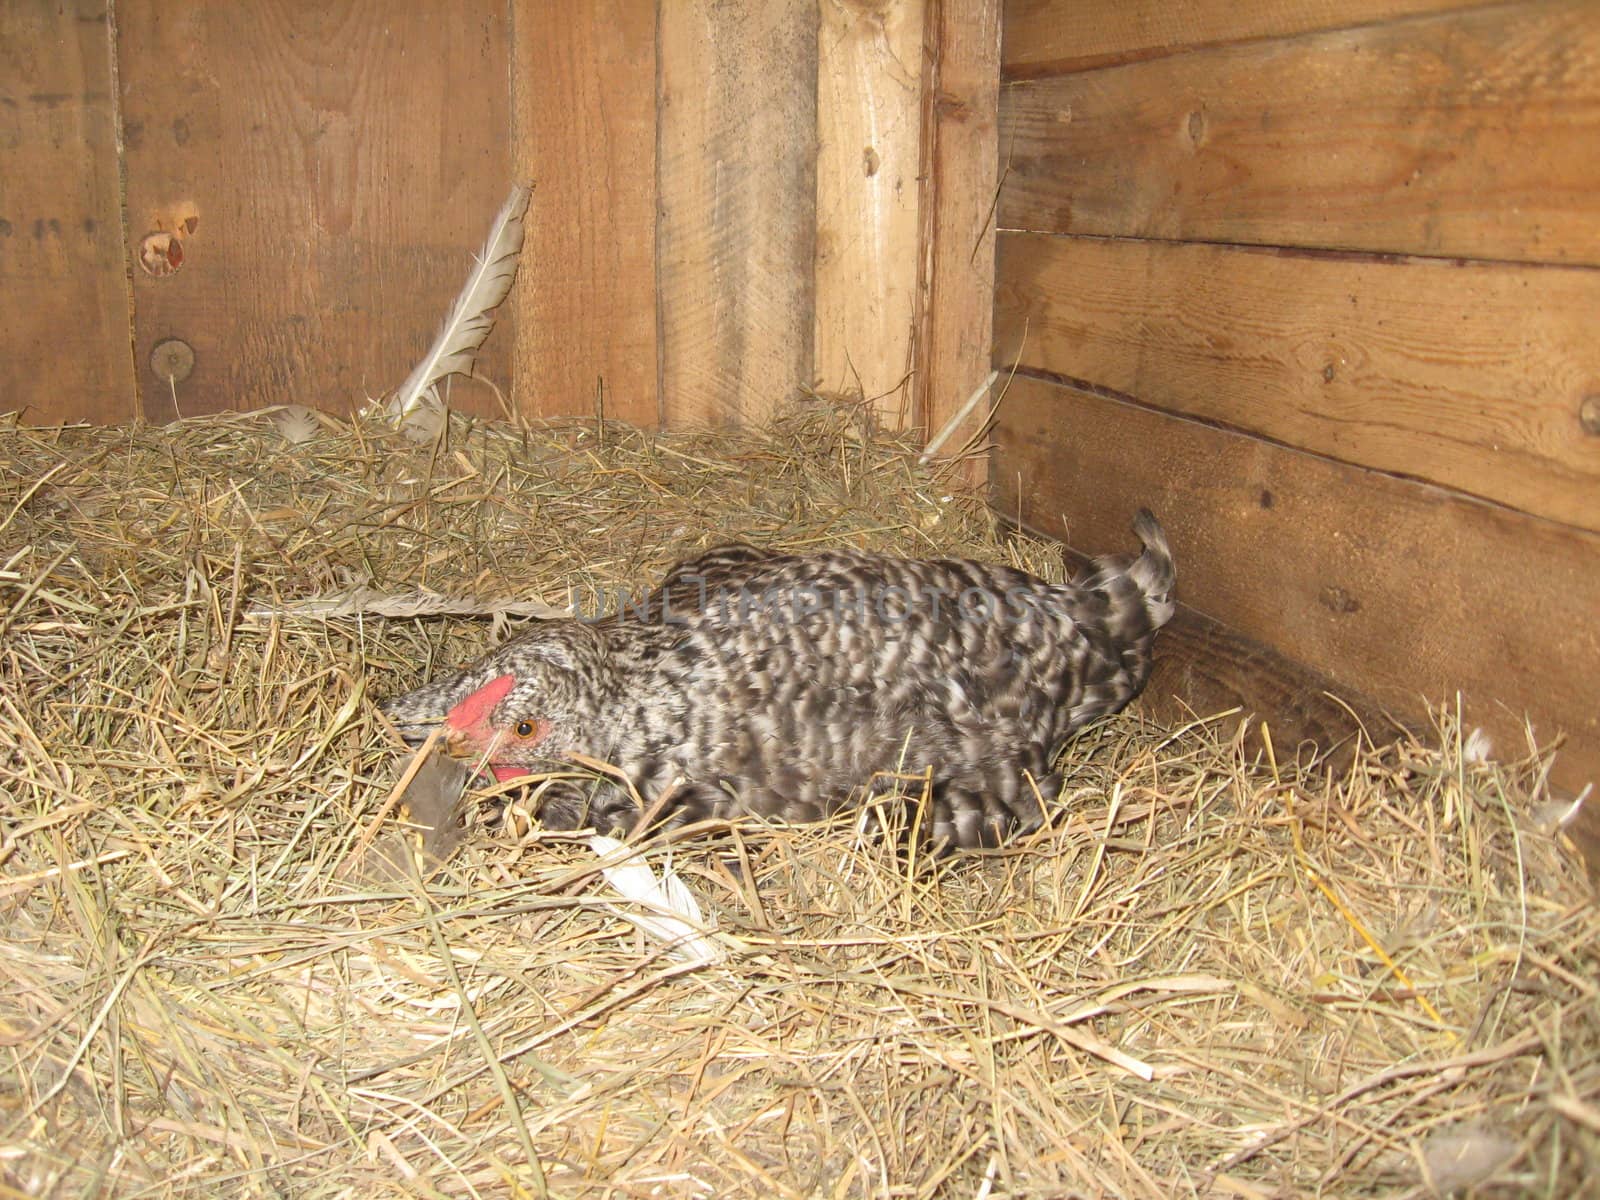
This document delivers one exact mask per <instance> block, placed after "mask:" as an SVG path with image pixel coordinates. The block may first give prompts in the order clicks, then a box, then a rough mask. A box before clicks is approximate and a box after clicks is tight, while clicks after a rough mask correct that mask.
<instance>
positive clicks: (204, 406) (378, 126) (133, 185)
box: [118, 0, 511, 420]
mask: <svg viewBox="0 0 1600 1200" xmlns="http://www.w3.org/2000/svg"><path fill="white" fill-rule="evenodd" d="M506 17H507V14H506V6H505V5H504V3H502V2H501V0H463V2H462V3H458V4H456V5H455V6H453V7H452V9H451V11H450V14H449V17H448V19H445V18H444V17H443V16H442V15H441V14H440V13H439V12H438V11H436V10H435V9H433V8H432V7H431V6H427V5H392V4H387V3H383V2H382V0H337V2H334V3H311V2H310V0H255V2H252V3H250V4H233V3H224V2H223V0H199V2H197V3H193V4H188V5H156V4H137V5H128V6H127V8H126V10H125V11H124V12H123V13H122V14H121V17H120V23H119V38H118V42H119V63H120V82H121V88H122V104H123V115H124V128H125V136H126V143H127V180H128V184H127V186H128V220H129V223H130V226H131V231H130V235H129V236H130V237H131V238H132V240H133V241H134V243H135V245H137V244H138V242H139V241H140V239H141V238H142V236H143V235H144V234H145V233H147V232H151V231H156V230H160V229H163V228H165V229H167V230H169V231H170V230H171V228H172V225H173V223H174V222H175V221H179V220H181V219H182V218H183V217H184V215H185V214H187V215H192V216H194V217H195V218H196V221H197V224H196V226H195V229H194V233H193V235H192V236H190V237H188V238H187V239H186V240H185V243H184V251H185V258H184V263H183V266H182V267H181V268H180V269H179V270H178V271H177V272H176V273H173V274H170V275H168V276H166V277H165V278H154V277H152V276H150V275H148V274H146V273H144V272H143V271H141V270H140V269H139V268H138V267H135V269H134V301H135V329H136V347H135V350H136V365H137V368H138V371H139V380H140V384H141V390H142V393H143V405H144V411H145V413H146V415H147V416H149V417H151V418H152V419H155V420H165V419H168V418H170V417H172V416H173V415H174V404H173V400H172V398H171V395H170V394H169V392H168V389H167V388H166V386H165V385H164V384H162V383H160V382H159V381H158V380H157V379H156V378H154V377H153V375H152V373H151V371H150V369H149V367H148V365H147V363H148V358H149V354H150V350H151V347H152V344H153V343H155V342H158V341H160V340H162V339H165V338H180V339H182V340H183V341H184V342H186V343H188V344H189V345H190V346H191V347H192V348H193V350H194V355H195V367H194V372H193V374H192V375H191V376H190V377H189V378H188V379H187V380H186V381H184V382H183V383H181V384H179V385H178V389H177V410H178V411H181V412H182V413H183V414H184V415H192V414H194V413H200V412H214V411H219V410H224V409H249V408H254V407H258V406H260V405H265V404H278V403H285V402H296V403H301V404H309V405H313V406H317V407H322V408H327V409H330V410H342V409H348V408H351V407H353V406H355V405H357V404H359V403H360V402H361V401H362V400H363V398H364V397H365V396H367V395H372V396H377V395H379V394H380V393H382V392H384V391H387V390H388V389H391V388H393V387H396V386H398V385H399V383H400V382H401V381H402V380H403V379H404V378H405V376H406V374H407V373H408V372H409V371H410V370H411V368H412V366H413V365H414V364H415V363H416V361H417V359H418V358H420V357H421V355H422V353H423V352H424V350H425V349H426V348H427V346H428V344H429V343H430V342H431V341H432V339H433V336H434V334H435V333H436V332H437V331H438V328H439V326H440V324H441V323H442V322H443V320H444V318H445V315H446V313H447V312H448V310H449V306H450V304H451V302H452V301H453V300H454V299H455V296H456V293H457V292H458V290H459V289H460V287H461V285H462V283H463V282H464V281H465V279H466V277H467V274H468V272H469V271H470V269H471V266H472V256H473V254H475V253H476V252H477V251H478V250H479V249H480V248H481V247H482V244H483V240H484V238H485V236H486V234H487V232H488V229H489V224H490V222H491V220H492V219H493V217H494V214H495V212H496V211H497V210H498V208H499V206H500V204H501V203H502V202H503V201H504V199H505V196H506V193H507V191H508V190H509V187H510V183H511V169H510V133H509V120H508V118H509V94H508V88H507V79H508V78H509V53H510V39H509V37H508V28H507V19H506ZM503 316H504V314H502V318H503ZM508 343H509V338H508V337H506V336H505V334H504V331H500V332H498V333H495V334H491V335H490V339H489V344H488V345H487V346H486V347H485V350H484V352H483V354H482V355H481V356H480V358H479V363H478V373H479V374H480V375H484V376H487V377H488V378H490V379H493V380H496V381H498V382H499V383H500V385H501V386H502V389H503V388H504V386H505V384H506V382H507V381H508V379H509V370H508V368H509V364H510V355H509V353H508V348H509V347H508ZM450 399H451V403H452V405H454V406H456V407H460V408H469V409H474V410H476V411H480V412H487V413H494V412H497V411H499V404H498V402H497V401H496V400H495V398H494V396H493V394H492V392H490V391H489V389H487V388H486V387H484V386H483V385H481V384H476V383H473V382H471V381H466V380H459V379H458V380H454V381H453V382H452V387H451V394H450Z"/></svg>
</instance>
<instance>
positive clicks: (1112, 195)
mask: <svg viewBox="0 0 1600 1200" xmlns="http://www.w3.org/2000/svg"><path fill="white" fill-rule="evenodd" d="M1001 127H1002V133H1001V142H1002V145H1003V146H1004V147H1005V154H1006V164H1007V171H1006V188H1005V193H1004V195H1003V196H1002V197H1001V204H1000V226H1001V228H1002V229H1029V230H1037V231H1040V232H1048V233H1082V234H1093V235H1097V236H1107V237H1160V238H1172V239H1182V240H1187V241H1205V242H1233V243H1245V244H1255V245H1271V246H1314V247H1323V248H1332V249H1340V250H1371V251H1377V252H1382V253H1403V254H1426V255H1431V256H1435V257H1464V258H1480V259H1498V260H1503V261H1516V262H1550V263H1562V264H1586V265H1596V264H1600V202H1597V200H1596V196H1597V194H1600V155H1597V154H1596V153H1595V147H1596V146H1600V5H1597V4H1595V3H1594V2H1593V0H1545V2H1542V3H1530V4H1520V5H1516V6H1502V7H1498V8H1490V9H1483V10H1481V11H1477V12H1470V13H1453V14H1450V15H1448V16H1439V17H1433V18H1428V19H1424V20H1415V21H1404V22H1398V23H1394V24H1389V25H1376V26H1368V27H1365V28H1361V29H1350V30H1342V31H1337V32H1331V33H1323V34H1316V35H1313V36H1307V37H1301V38H1294V39H1289V40H1284V41H1277V42H1269V43H1255V44H1251V45H1244V46H1231V47H1223V48H1218V49H1212V50H1204V51H1197V52H1194V53H1189V54H1183V55H1177V56H1174V57H1171V58H1163V59H1160V60H1157V61H1153V62H1142V63H1131V64H1128V65H1126V66H1120V67H1117V68H1115V69H1109V70H1101V71H1086V72H1081V73H1078V74H1074V75H1065V76H1060V77H1056V78H1051V79H1041V80H1036V81H1031V82H1025V83H1016V84H1013V85H1011V86H1009V87H1007V88H1006V90H1005V94H1004V97H1003V100H1002V104H1001Z"/></svg>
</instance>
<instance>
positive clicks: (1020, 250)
mask: <svg viewBox="0 0 1600 1200" xmlns="http://www.w3.org/2000/svg"><path fill="white" fill-rule="evenodd" d="M995 295H996V299H995V305H996V309H995V342H996V354H997V356H998V359H999V361H1002V362H1006V361H1010V360H1012V359H1013V358H1014V357H1016V355H1017V354H1018V351H1019V348H1020V353H1021V362H1022V363H1023V365H1024V366H1026V367H1029V368H1032V369H1035V370H1040V371H1047V372H1050V373H1052V374H1055V375H1058V376H1062V377H1064V378H1066V379H1069V380H1073V381H1082V382H1085V383H1088V384H1090V385H1093V386H1095V387H1100V388H1106V389H1110V390H1112V391H1114V392H1118V393H1121V394H1124V395H1128V396H1132V397H1134V398H1135V399H1137V400H1139V401H1140V402H1142V403H1147V404H1150V405H1152V406H1155V407H1159V408H1164V409H1169V410H1171V411H1174V412H1181V413H1186V414H1189V415H1192V416H1197V417H1202V418H1205V419H1207V420H1212V421H1216V422H1219V423H1223V424H1226V425H1229V426H1232V427H1235V428H1238V429H1243V430H1247V431H1250V432H1253V433H1258V434H1261V435H1264V436H1266V437H1268V438H1272V439H1275V440H1278V441H1281V442H1285V443H1287V444H1289V445H1292V446H1297V447H1301V448H1303V449H1307V450H1312V451H1315V452H1317V453H1320V454H1326V455H1328V456H1330V457H1333V458H1338V459H1341V460H1343V461H1346V462H1350V463H1354V464H1357V465H1359V466H1365V467H1374V468H1378V469H1380V470H1384V471H1390V472H1394V473H1399V474H1408V475H1415V476H1417V477H1419V478H1422V479H1426V480H1429V481H1432V482H1435V483H1440V484H1444V485H1447V486H1449V487H1453V488H1457V489H1459V490H1461V491H1464V492H1469V493H1471V494H1473V495H1477V496H1482V497H1485V498H1487V499H1490V500H1495V501H1498V502H1500V503H1503V504H1507V505H1510V506H1512V507H1515V508H1518V509H1521V510H1523V511H1525V512H1529V513H1533V514H1535V515H1539V516H1544V517H1548V518H1551V519H1553V520H1559V521H1564V522H1568V523H1571V524H1573V525H1577V526H1581V527H1583V528H1587V529H1592V530H1600V436H1597V434H1595V433H1587V432H1585V426H1584V421H1583V416H1582V413H1583V411H1584V405H1585V402H1586V400H1588V399H1589V398H1590V397H1595V398H1596V399H1595V401H1594V403H1595V404H1600V337H1597V336H1596V335H1595V314H1596V313H1600V271H1595V270H1590V269H1578V268H1541V267H1518V266H1509V265H1504V264H1483V263H1463V264H1452V263H1447V262H1441V261H1438V260H1434V259H1409V260H1400V261H1374V260H1372V259H1370V258H1366V257H1361V256H1356V257H1350V256H1332V257H1330V256H1318V255H1313V256H1305V255H1288V254H1280V253H1274V252H1271V251H1249V250H1241V249H1238V248H1234V247H1225V246H1207V245H1187V244H1182V243H1171V242H1142V241H1124V240H1107V239H1100V238H1072V237H1069V238H1062V237H1049V236H1045V235H1041V234H1016V233H1009V234H1007V233H1003V234H1001V235H1000V248H999V260H998V266H997V274H996V293H995Z"/></svg>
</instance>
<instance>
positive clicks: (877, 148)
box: [815, 0, 924, 427]
mask: <svg viewBox="0 0 1600 1200" xmlns="http://www.w3.org/2000/svg"><path fill="white" fill-rule="evenodd" d="M923 9H924V5H923V3H922V0H888V2H887V3H885V2H882V0H822V4H821V28H820V30H819V35H818V51H817V245H816V314H817V316H816V351H815V352H816V378H817V383H818V386H819V388H820V389H821V390H822V391H825V392H837V393H842V394H860V395H862V396H864V397H866V398H867V399H870V400H872V401H874V402H875V404H876V407H877V409H878V411H879V413H880V414H882V415H883V417H885V418H886V419H887V421H888V423H889V424H890V425H892V426H897V427H898V426H904V425H906V424H908V423H909V422H910V420H911V418H912V413H911V411H910V401H911V388H910V386H909V376H910V372H911V365H912V361H911V354H912V324H913V318H914V315H915V309H916V300H917V280H918V275H919V267H920V261H919V256H918V242H919V236H920V232H921V230H920V223H919V214H918V201H919V198H920V196H921V192H922V188H921V187H920V186H919V182H918V180H919V176H920V174H921V169H922V162H921V158H922V111H923V110H922V83H923V71H922V49H923Z"/></svg>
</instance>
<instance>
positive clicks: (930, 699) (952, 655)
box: [383, 512, 1173, 847]
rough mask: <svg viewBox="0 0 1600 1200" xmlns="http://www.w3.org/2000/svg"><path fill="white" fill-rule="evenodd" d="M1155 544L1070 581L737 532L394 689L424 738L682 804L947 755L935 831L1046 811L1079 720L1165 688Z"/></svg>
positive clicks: (610, 791)
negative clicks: (622, 600)
mask: <svg viewBox="0 0 1600 1200" xmlns="http://www.w3.org/2000/svg"><path fill="white" fill-rule="evenodd" d="M1134 528H1135V531H1136V532H1137V533H1138V535H1139V537H1140V539H1141V540H1142V541H1143V543H1144V550H1143V552H1142V553H1141V554H1140V555H1138V557H1136V558H1130V557H1126V556H1124V557H1118V558H1107V559H1100V560H1097V561H1096V562H1095V564H1094V565H1093V566H1092V567H1091V568H1090V569H1089V570H1088V571H1087V572H1086V573H1085V574H1084V575H1083V576H1081V577H1080V578H1079V579H1078V580H1076V581H1074V582H1073V583H1069V584H1062V585H1051V584H1047V583H1045V582H1043V581H1042V580H1039V579H1037V578H1034V577H1033V576H1030V575H1027V574H1025V573H1023V572H1021V571H1016V570H1012V569H1010V568H1007V567H1000V566H990V565H985V564H980V563H974V562H967V561H958V560H950V559H940V560H911V559H902V558H893V557H888V556H884V555H876V554H866V553H862V552H858V551H851V550H834V551H828V552H824V553H818V554H807V555H786V554H770V553H766V552H763V551H760V550H757V549H754V548H753V547H749V546H725V547H722V548H719V549H716V550H712V551H710V552H708V553H706V554H703V555H701V556H699V557H698V558H694V559H691V560H689V561H686V562H683V563H680V564H679V565H677V566H676V567H674V568H673V569H672V570H671V571H670V572H669V573H668V575H667V576H666V578H665V579H663V580H662V582H661V584H659V585H658V586H657V587H656V589H655V590H654V591H653V592H651V593H650V594H649V595H648V596H647V597H645V598H644V599H643V600H642V601H640V602H639V603H638V604H634V605H629V606H626V607H625V608H622V609H620V610H619V611H615V612H612V613H610V614H608V615H606V616H605V617H603V618H602V619H598V620H584V619H567V620H556V621H540V622H538V623H536V624H535V625H534V626H533V627H532V628H531V629H530V630H528V631H527V632H525V633H523V634H521V635H520V636H518V637H516V638H514V639H512V640H510V641H507V642H506V643H504V644H503V645H501V646H500V647H498V648H497V649H495V650H494V651H493V652H492V653H490V654H488V655H486V656H485V657H483V658H482V659H480V660H478V661H477V662H475V663H473V664H472V665H470V666H468V667H465V668H464V669H462V670H460V671H457V672H453V673H451V674H450V675H448V676H446V677H444V678H442V679H439V680H436V681H434V682H432V683H429V684H428V685H426V686H424V687H421V688H419V689H417V690H416V691H414V692H410V693H408V694H406V695H403V696H399V697H396V698H395V699H392V700H390V701H388V702H387V703H386V704H384V706H383V707H384V709H385V711H386V712H387V713H388V714H389V715H390V716H391V717H392V718H393V719H394V720H395V722H396V723H397V725H399V726H400V727H401V730H402V732H403V733H404V734H405V735H406V736H407V737H408V738H409V739H413V740H420V739H421V738H422V737H424V736H426V735H427V733H428V732H429V731H430V730H431V728H432V727H434V726H436V725H438V724H440V723H441V722H442V723H443V724H444V725H445V727H446V744H447V746H448V747H449V749H450V750H451V751H452V753H455V754H457V755H460V756H462V757H470V758H473V759H477V760H481V761H487V762H489V763H490V764H491V765H492V766H493V768H494V770H495V772H496V774H497V775H499V776H500V777H502V778H506V777H510V776H513V775H517V774H526V773H529V772H531V771H536V770H540V769H548V768H549V767H550V766H551V765H552V764H557V763H559V762H560V761H561V759H562V757H563V756H564V755H565V754H567V753H568V752H571V751H578V752H581V753H584V754H587V755H589V756H591V757H594V758H598V759H602V760H604V761H606V762H608V763H611V764H613V765H615V766H616V767H618V768H620V769H621V770H622V771H624V772H625V773H626V774H627V775H628V777H629V778H630V779H631V780H633V781H634V783H635V785H636V787H637V789H638V791H639V793H640V794H641V796H643V797H644V798H645V799H646V801H649V800H650V799H651V798H652V797H654V796H655V795H657V794H659V792H660V791H661V790H662V789H664V788H666V787H667V786H668V785H669V784H670V783H671V782H672V781H673V780H674V779H675V778H679V777H681V778H682V780H683V781H684V783H683V784H682V786H680V787H679V788H678V789H676V790H675V791H674V792H673V794H672V798H671V803H670V808H671V812H670V819H671V820H673V821H676V822H683V821H691V820H697V819H700V818H705V817H718V818H722V817H731V816H735V815H740V814H758V815H762V816H768V817H774V818H779V819H783V820H786V821H809V820H815V819H819V818H821V817H824V816H826V815H828V814H830V813H832V812H833V811H835V810H837V809H838V808H839V807H840V806H841V805H843V804H844V803H846V802H847V801H848V800H849V798H850V796H851V794H852V792H853V791H855V792H859V789H860V787H861V786H862V785H863V784H865V783H866V782H867V781H868V779H869V777H870V776H871V775H872V773H873V772H874V771H878V770H895V769H903V770H906V771H911V772H921V771H922V770H923V769H924V768H928V767H931V768H932V773H933V788H932V811H931V813H929V814H926V815H925V816H924V820H923V827H924V828H926V829H927V830H929V832H930V834H931V836H932V838H933V840H934V841H935V842H936V843H945V844H948V845H954V846H960V847H977V846H985V845H994V844H996V843H998V842H1000V841H1001V840H1003V839H1004V838H1005V837H1007V836H1009V835H1010V834H1012V833H1015V832H1018V831H1025V830H1030V829H1034V828H1037V827H1038V825H1039V824H1040V823H1041V820H1042V816H1043V814H1042V813H1041V811H1040V807H1039V800H1038V799H1037V798H1036V796H1035V792H1034V789H1033V787H1031V786H1029V784H1028V782H1027V778H1026V776H1032V777H1033V779H1034V780H1036V781H1037V784H1038V795H1039V796H1042V797H1044V799H1045V800H1046V801H1048V800H1052V799H1053V798H1054V791H1055V790H1056V787H1057V785H1058V784H1059V776H1057V775H1055V774H1053V773H1052V766H1053V764H1054V762H1055V760H1056V759H1057V757H1058V756H1059V754H1060V751H1061V748H1062V745H1063V743H1064V742H1065V740H1066V738H1067V736H1068V735H1069V734H1071V733H1072V732H1073V731H1075V730H1076V729H1078V728H1079V727H1081V726H1082V725H1084V724H1085V723H1087V722H1089V721H1091V720H1093V719H1094V718H1096V717H1099V716H1103V715H1105V714H1107V713H1112V712H1115V711H1117V710H1118V709H1120V708H1121V707H1123V705H1125V704H1126V703H1127V702H1128V701H1129V700H1130V699H1131V698H1132V697H1133V696H1134V695H1136V694H1137V693H1138V691H1139V690H1140V689H1141V688H1142V687H1143V686H1144V683H1145V680H1146V679H1147V677H1148V675H1149V669H1150V649H1151V644H1152V642H1153V640H1154V637H1155V634H1156V631H1157V630H1158V629H1159V628H1160V627H1161V626H1162V625H1163V624H1165V623H1166V621H1167V620H1168V619H1169V618H1170V617H1171V615H1172V612H1173V603H1172V600H1171V590H1172V584H1173V564H1172V557H1171V554H1170V552H1169V551H1168V548H1167V542H1166V538H1165V536H1164V535H1163V533H1162V531H1161V527H1160V526H1159V525H1158V524H1157V523H1156V521H1155V518H1154V517H1152V516H1151V515H1150V514H1149V513H1147V512H1141V513H1140V514H1139V517H1138V519H1137V520H1136V521H1135V524H1134ZM636 815H637V814H636V813H635V812H634V810H633V806H632V803H631V801H630V799H629V797H628V795H627V792H626V791H625V789H623V788H621V787H617V786H607V785H602V786H600V787H598V788H597V789H591V790H589V791H586V792H583V793H581V794H579V793H578V792H576V791H571V792H567V793H558V794H556V795H555V798H554V799H547V801H546V804H545V807H544V811H543V812H542V813H541V819H542V820H543V821H544V823H545V824H546V825H547V826H548V827H551V828H580V827H583V826H585V825H589V824H593V825H595V826H597V827H599V828H601V829H609V828H615V827H618V826H621V827H626V826H628V825H630V824H631V823H632V821H633V819H634V817H635V816H636Z"/></svg>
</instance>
